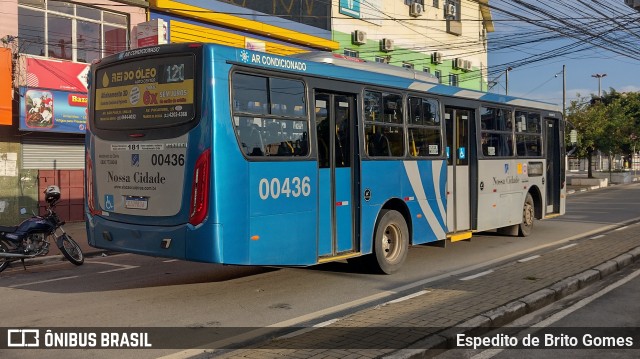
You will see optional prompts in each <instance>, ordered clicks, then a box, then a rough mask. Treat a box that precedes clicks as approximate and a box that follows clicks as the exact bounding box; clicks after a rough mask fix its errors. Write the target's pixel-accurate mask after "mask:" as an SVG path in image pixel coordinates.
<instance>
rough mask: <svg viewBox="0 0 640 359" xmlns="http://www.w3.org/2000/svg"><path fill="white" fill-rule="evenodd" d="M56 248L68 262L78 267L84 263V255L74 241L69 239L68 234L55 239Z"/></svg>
mask: <svg viewBox="0 0 640 359" xmlns="http://www.w3.org/2000/svg"><path fill="white" fill-rule="evenodd" d="M57 243H58V248H60V252H62V255H64V257H65V258H67V259H68V260H69V262H71V263H73V264H75V265H77V266H79V265H81V264H82V263H84V254H82V249H80V246H79V245H78V243H76V241H74V240H73V239H71V236H69V235H68V234H66V233H65V234H63V235H62V236H60V237H58V239H57Z"/></svg>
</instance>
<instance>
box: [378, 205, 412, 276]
mask: <svg viewBox="0 0 640 359" xmlns="http://www.w3.org/2000/svg"><path fill="white" fill-rule="evenodd" d="M373 240H374V243H373V245H374V247H373V254H374V255H373V256H372V258H371V259H372V260H374V259H375V263H374V264H375V265H374V267H375V268H376V269H377V270H378V271H380V272H381V273H385V274H391V273H393V272H395V271H397V270H398V269H400V266H402V263H404V260H405V259H406V258H407V252H408V250H409V229H408V227H407V222H406V221H405V220H404V217H403V216H402V215H401V214H400V213H399V212H397V211H393V210H382V211H381V212H380V220H379V221H378V224H377V226H376V232H375V235H374V239H373Z"/></svg>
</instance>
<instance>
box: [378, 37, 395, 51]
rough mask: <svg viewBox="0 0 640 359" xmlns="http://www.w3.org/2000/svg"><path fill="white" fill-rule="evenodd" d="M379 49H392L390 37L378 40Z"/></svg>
mask: <svg viewBox="0 0 640 359" xmlns="http://www.w3.org/2000/svg"><path fill="white" fill-rule="evenodd" d="M380 50H381V51H384V52H389V51H393V40H392V39H382V40H380Z"/></svg>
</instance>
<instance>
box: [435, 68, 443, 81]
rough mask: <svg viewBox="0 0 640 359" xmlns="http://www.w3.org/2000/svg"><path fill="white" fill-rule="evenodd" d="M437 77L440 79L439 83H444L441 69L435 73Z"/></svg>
mask: <svg viewBox="0 0 640 359" xmlns="http://www.w3.org/2000/svg"><path fill="white" fill-rule="evenodd" d="M434 75H435V77H436V78H437V79H438V82H439V83H442V71H440V70H436V72H435V73H434Z"/></svg>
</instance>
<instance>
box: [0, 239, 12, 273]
mask: <svg viewBox="0 0 640 359" xmlns="http://www.w3.org/2000/svg"><path fill="white" fill-rule="evenodd" d="M8 251H9V249H7V246H6V245H5V244H4V243H2V242H0V252H2V253H6V252H8ZM9 262H10V261H9V260H8V259H7V258H0V272H2V271H3V270H5V269H7V267H8V266H9Z"/></svg>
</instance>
